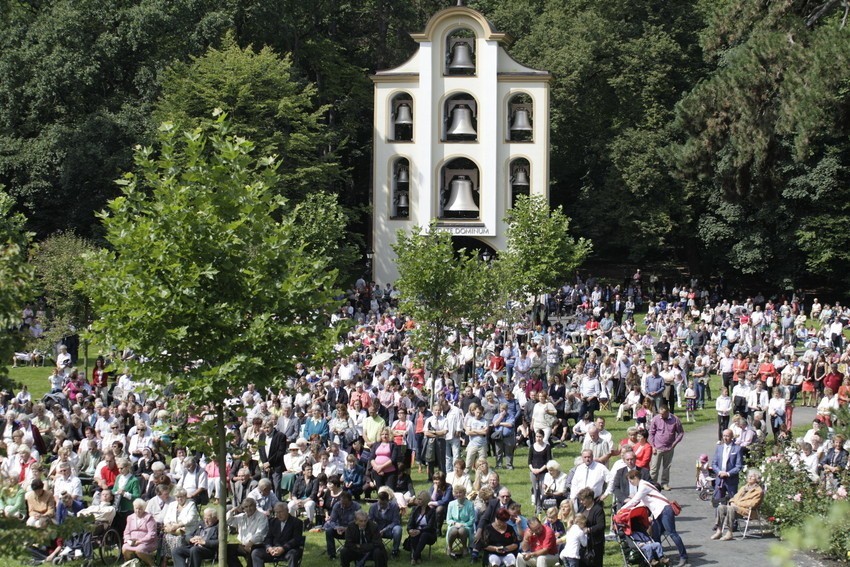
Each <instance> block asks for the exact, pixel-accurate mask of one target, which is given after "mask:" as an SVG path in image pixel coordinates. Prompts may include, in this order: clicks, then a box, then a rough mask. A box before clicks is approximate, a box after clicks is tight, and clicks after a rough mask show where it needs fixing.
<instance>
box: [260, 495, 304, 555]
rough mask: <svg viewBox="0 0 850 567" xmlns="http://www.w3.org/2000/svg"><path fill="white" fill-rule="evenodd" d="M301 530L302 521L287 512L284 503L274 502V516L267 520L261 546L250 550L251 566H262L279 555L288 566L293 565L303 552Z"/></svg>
mask: <svg viewBox="0 0 850 567" xmlns="http://www.w3.org/2000/svg"><path fill="white" fill-rule="evenodd" d="M303 532H304V523H303V522H302V521H301V520H299V519H298V518H296V517H295V516H291V515H290V514H289V508H288V507H287V506H286V504H284V503H283V502H278V503H277V504H275V505H274V517H273V518H271V519H270V520H269V531H268V533H267V534H266V539H265V541H263V546H262V547H258V548H256V549H255V550H254V551H252V552H251V564H252V567H263V566H264V565H265V564H266V563H270V562H273V561H277V560H279V559H280V558H281V557H283V559H284V560H285V561H287V565H288V567H295V565H296V564H297V563H298V560H299V559H300V558H301V555H302V554H303V553H304V534H303Z"/></svg>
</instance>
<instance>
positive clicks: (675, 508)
mask: <svg viewBox="0 0 850 567" xmlns="http://www.w3.org/2000/svg"><path fill="white" fill-rule="evenodd" d="M649 496H651V497H653V498H657V499H658V500H661V501H663V502H666V503H667V504H668V505H669V506H670V509H671V510H673V515H674V516H678V515H679V514H681V513H682V505H681V504H679V503H678V502H676V501H675V500H667V499H666V498H664V497H663V496H656V495H655V494H650V495H649Z"/></svg>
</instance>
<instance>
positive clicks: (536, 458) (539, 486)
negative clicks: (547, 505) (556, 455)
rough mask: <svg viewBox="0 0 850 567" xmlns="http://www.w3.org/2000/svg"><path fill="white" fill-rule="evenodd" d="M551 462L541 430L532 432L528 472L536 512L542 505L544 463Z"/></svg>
mask: <svg viewBox="0 0 850 567" xmlns="http://www.w3.org/2000/svg"><path fill="white" fill-rule="evenodd" d="M551 460H552V448H551V447H550V446H549V444H548V443H546V441H545V435H544V433H543V431H542V430H538V431H535V432H534V443H532V444H531V447H529V448H528V470H529V476H530V477H531V493H532V497H533V498H534V505H535V506H536V507H537V509H538V510H540V509H541V507H542V505H543V500H542V496H543V478H544V477H545V476H546V463H548V462H549V461H551Z"/></svg>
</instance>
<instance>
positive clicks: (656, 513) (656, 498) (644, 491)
mask: <svg viewBox="0 0 850 567" xmlns="http://www.w3.org/2000/svg"><path fill="white" fill-rule="evenodd" d="M629 482H630V483H632V485H633V486H635V487H636V488H637V490H636V491H635V494H634V496H632V497H631V498H630V499H629V500H627V501H626V503H625V504H623V507H622V508H620V510H621V511H622V510H630V509H632V508H635V507H637V506H638V505H643V506H646V507H647V508H648V509H649V513H650V514H652V517H653V518H655V521H654V522H653V524H652V539H654V540H655V541H657V542H659V543H660V542H661V536H662V535H663V534H665V533H666V534H667V535H668V536H670V539H672V540H673V543H674V544H675V545H676V549H677V550H678V551H679V563H678V564H677V566H676V567H687V566H688V565H689V563H688V552H687V550H686V549H685V544H684V543H683V542H682V538H681V537H679V534H678V532H676V515H675V513H674V512H673V507H672V506H671V505H670V501H669V500H667V499H666V498H664V496H662V495H661V493H660V492H658V490H656V489H655V487H654V486H653V485H652V483H650V482H647V481H645V480H642V479H641V478H640V471H636V470H635V471H632V472H630V473H629Z"/></svg>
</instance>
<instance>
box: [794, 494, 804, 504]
mask: <svg viewBox="0 0 850 567" xmlns="http://www.w3.org/2000/svg"><path fill="white" fill-rule="evenodd" d="M802 501H803V495H802V494H800V493H799V492H798V493H797V494H795V495H794V502H802Z"/></svg>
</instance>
